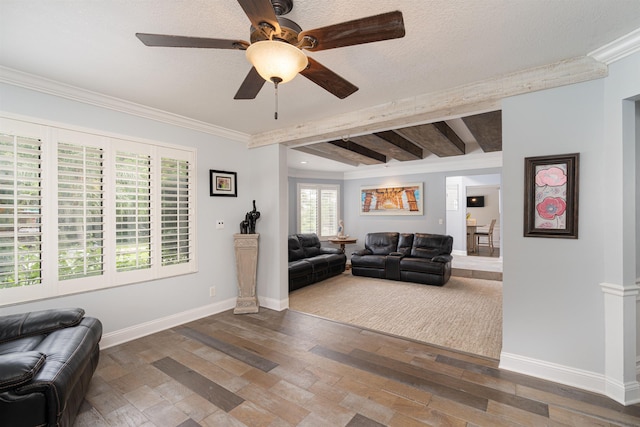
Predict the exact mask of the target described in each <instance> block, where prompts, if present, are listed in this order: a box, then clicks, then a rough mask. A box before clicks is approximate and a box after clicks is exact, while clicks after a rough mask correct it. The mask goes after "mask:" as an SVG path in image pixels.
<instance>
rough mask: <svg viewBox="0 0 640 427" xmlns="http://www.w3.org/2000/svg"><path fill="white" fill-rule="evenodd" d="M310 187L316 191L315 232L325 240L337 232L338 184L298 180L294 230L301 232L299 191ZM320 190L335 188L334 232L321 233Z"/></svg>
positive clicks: (338, 214) (338, 216)
mask: <svg viewBox="0 0 640 427" xmlns="http://www.w3.org/2000/svg"><path fill="white" fill-rule="evenodd" d="M307 189H312V190H315V191H316V192H317V202H316V205H317V207H316V209H317V217H316V218H317V219H316V227H315V228H316V230H315V233H316V234H317V235H318V238H319V239H320V240H321V241H326V240H328V239H330V238H332V237H335V236H336V234H337V232H338V222H339V221H340V184H327V183H309V182H299V183H298V184H297V187H296V198H297V203H296V215H297V226H296V232H297V233H301V232H302V231H301V229H302V228H301V227H302V215H301V210H302V197H301V191H302V190H307ZM322 190H335V191H336V224H335V227H336V229H335V233H334V234H329V235H322V234H321V231H322V196H321V193H322Z"/></svg>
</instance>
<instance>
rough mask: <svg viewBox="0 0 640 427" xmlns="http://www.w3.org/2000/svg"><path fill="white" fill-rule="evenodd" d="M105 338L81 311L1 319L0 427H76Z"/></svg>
mask: <svg viewBox="0 0 640 427" xmlns="http://www.w3.org/2000/svg"><path fill="white" fill-rule="evenodd" d="M101 337H102V324H101V323H100V321H99V320H98V319H95V318H91V317H84V310H82V309H79V308H76V309H64V310H42V311H34V312H30V313H24V314H15V315H6V316H0V425H2V426H11V427H23V426H24V427H26V426H29V427H33V426H51V427H54V426H56V427H65V426H72V425H73V422H74V420H75V418H76V415H77V413H78V410H79V409H80V405H81V404H82V402H83V400H84V396H85V394H86V392H87V390H88V389H89V382H90V381H91V377H92V376H93V373H94V371H95V370H96V367H97V366H98V358H99V354H100V349H99V346H98V343H99V341H100V339H101Z"/></svg>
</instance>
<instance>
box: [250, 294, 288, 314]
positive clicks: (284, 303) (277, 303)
mask: <svg viewBox="0 0 640 427" xmlns="http://www.w3.org/2000/svg"><path fill="white" fill-rule="evenodd" d="M258 301H259V302H260V307H265V308H270V309H271V310H276V311H282V310H286V309H287V308H289V298H286V299H283V300H277V299H273V298H266V297H258Z"/></svg>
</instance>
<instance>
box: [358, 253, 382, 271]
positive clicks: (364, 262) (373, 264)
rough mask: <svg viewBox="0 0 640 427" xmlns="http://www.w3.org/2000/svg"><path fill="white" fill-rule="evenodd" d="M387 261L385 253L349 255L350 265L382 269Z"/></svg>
mask: <svg viewBox="0 0 640 427" xmlns="http://www.w3.org/2000/svg"><path fill="white" fill-rule="evenodd" d="M386 262H387V256H386V255H364V256H358V255H353V256H351V265H352V266H353V267H362V268H381V269H384V267H385V265H386Z"/></svg>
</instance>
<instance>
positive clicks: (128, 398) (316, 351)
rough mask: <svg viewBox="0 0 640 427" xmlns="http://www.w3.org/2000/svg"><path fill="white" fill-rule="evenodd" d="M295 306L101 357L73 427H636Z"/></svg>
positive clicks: (584, 402) (485, 366)
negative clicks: (314, 314)
mask: <svg viewBox="0 0 640 427" xmlns="http://www.w3.org/2000/svg"><path fill="white" fill-rule="evenodd" d="M497 366H498V362H497V361H496V360H493V359H485V358H481V357H477V356H472V355H468V354H463V353H458V352H455V351H450V350H446V349H442V348H438V347H434V346H431V345H428V344H424V343H419V342H415V341H410V340H405V339H400V338H397V337H393V336H389V335H384V334H381V333H377V332H374V331H369V330H363V329H361V328H357V327H353V326H350V325H345V324H340V323H336V322H332V321H328V320H324V319H321V318H317V317H313V316H310V315H306V314H303V313H298V312H294V311H288V310H285V311H282V312H276V311H272V310H268V309H264V308H261V309H260V312H259V313H257V314H245V315H234V314H233V313H232V312H231V311H227V312H224V313H220V314H217V315H214V316H210V317H207V318H204V319H201V320H198V321H195V322H192V323H189V324H186V325H182V326H180V327H176V328H173V329H170V330H166V331H163V332H160V333H157V334H154V335H150V336H147V337H143V338H140V339H137V340H134V341H131V342H128V343H125V344H122V345H119V346H116V347H112V348H109V349H106V350H103V351H102V353H101V360H100V364H99V366H98V369H97V371H96V374H95V376H94V378H93V380H92V383H91V386H90V389H89V391H88V393H87V398H86V402H85V404H84V405H83V407H82V409H81V412H80V414H79V415H78V418H77V420H76V423H75V426H76V427H83V426H92V427H94V426H170V427H175V426H181V427H191V426H216V427H219V426H273V427H276V426H313V427H317V426H331V427H335V426H349V427H366V426H402V427H411V426H517V425H523V426H564V425H568V426H592V425H593V426H638V425H640V405H634V406H629V407H624V406H621V405H619V404H617V403H615V402H614V401H612V400H610V399H608V398H606V397H603V396H600V395H597V394H593V393H588V392H584V391H580V390H578V389H573V388H571V387H567V386H562V385H559V384H555V383H551V382H548V381H542V380H539V379H536V378H531V377H527V376H524V375H520V374H515V373H512V372H508V371H502V370H500V369H498V367H497Z"/></svg>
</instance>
